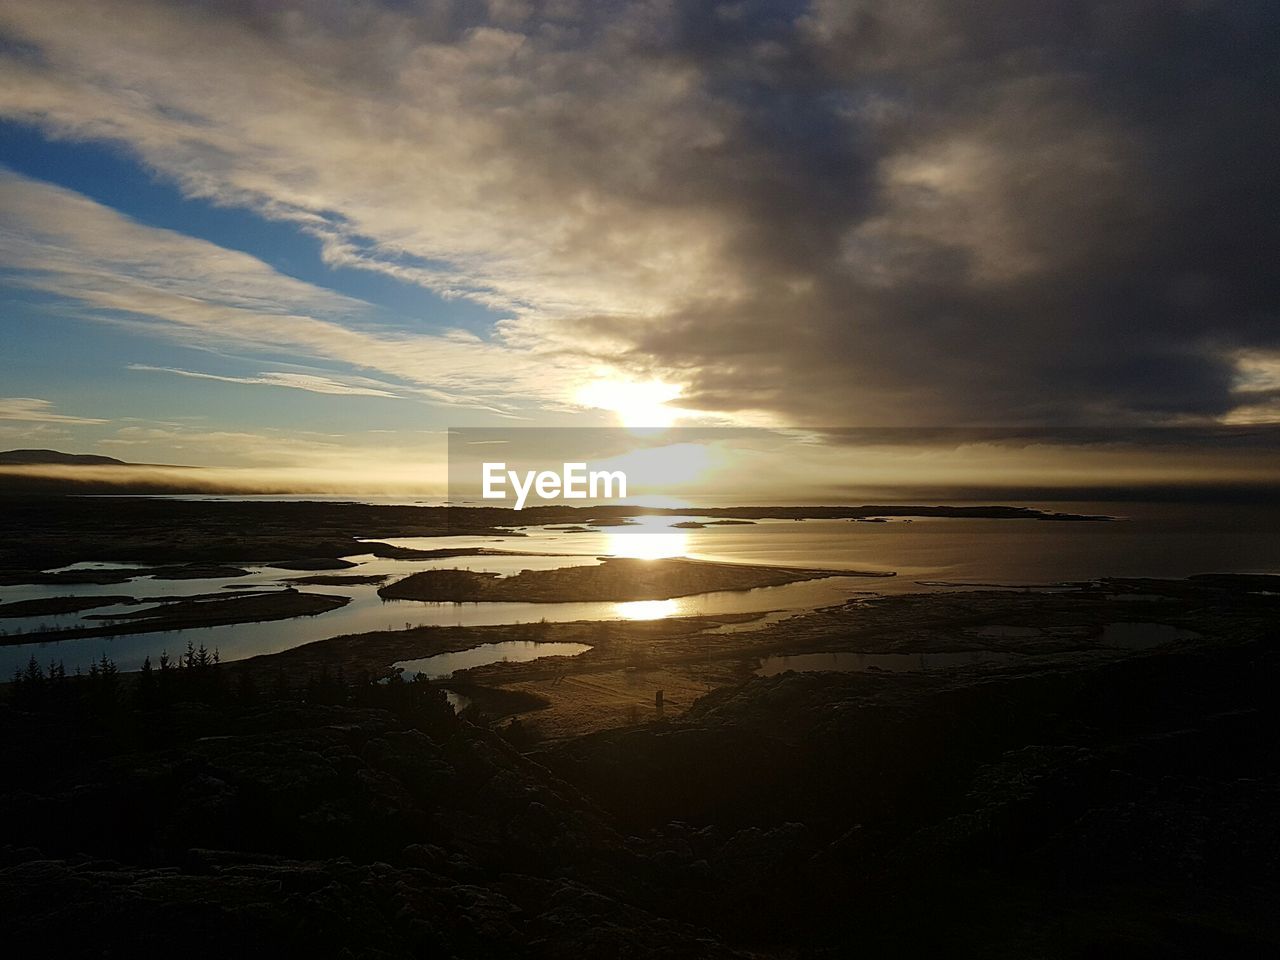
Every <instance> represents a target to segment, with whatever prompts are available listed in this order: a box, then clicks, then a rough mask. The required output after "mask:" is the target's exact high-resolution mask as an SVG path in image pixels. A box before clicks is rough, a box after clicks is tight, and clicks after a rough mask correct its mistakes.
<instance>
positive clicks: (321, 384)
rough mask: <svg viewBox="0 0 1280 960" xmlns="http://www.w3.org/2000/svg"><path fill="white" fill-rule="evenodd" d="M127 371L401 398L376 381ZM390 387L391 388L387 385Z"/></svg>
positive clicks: (269, 373) (170, 369)
mask: <svg viewBox="0 0 1280 960" xmlns="http://www.w3.org/2000/svg"><path fill="white" fill-rule="evenodd" d="M129 369H130V370H141V371H146V372H150V373H172V374H176V375H177V376H180V377H192V378H194V379H197V380H218V381H221V382H223V383H245V384H262V385H264V386H269V387H289V388H290V389H293V390H306V391H308V392H310V393H327V394H334V395H337V396H348V397H393V398H397V399H398V398H400V397H401V396H402V394H399V393H396V392H394V391H393V390H391V389H383V388H382V387H375V386H372V384H373V383H376V382H377V381H370V380H365V379H363V378H359V379H357V380H356V381H355V382H351V381H350V380H348V381H345V382H344V381H339V380H335V379H333V378H331V377H320V376H314V375H311V374H305V373H285V372H280V371H266V372H263V373H260V374H258V375H257V376H254V377H224V376H220V375H218V374H215V373H200V372H198V371H195V370H182V369H179V368H177V367H152V366H148V365H146V364H143V363H131V364H129ZM386 386H387V387H390V384H387V385H386Z"/></svg>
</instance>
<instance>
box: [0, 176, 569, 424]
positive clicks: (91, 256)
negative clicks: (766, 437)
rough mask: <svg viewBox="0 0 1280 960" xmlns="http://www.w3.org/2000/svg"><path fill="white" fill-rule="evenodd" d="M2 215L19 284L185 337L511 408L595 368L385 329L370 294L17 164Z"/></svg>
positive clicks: (319, 385)
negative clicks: (280, 268)
mask: <svg viewBox="0 0 1280 960" xmlns="http://www.w3.org/2000/svg"><path fill="white" fill-rule="evenodd" d="M0 224H3V226H2V227H0V262H3V263H4V264H5V267H6V279H7V281H8V282H9V283H11V284H16V285H19V286H23V287H26V288H29V289H33V290H39V291H41V292H44V293H48V294H53V295H56V296H58V297H60V298H63V299H64V300H68V301H71V302H72V303H74V304H77V305H78V308H77V309H78V310H79V312H80V313H81V314H82V315H83V316H86V317H89V318H92V319H97V320H100V321H103V322H110V323H117V324H127V325H132V326H134V327H137V328H140V329H143V330H145V331H146V332H149V333H151V334H153V335H160V336H163V337H167V338H170V339H173V340H175V341H178V342H181V343H184V344H188V345H192V346H199V347H205V348H209V349H213V350H218V351H227V350H242V351H246V352H248V353H250V354H253V355H257V356H265V357H275V358H280V359H284V358H287V359H288V360H289V361H290V362H297V361H298V360H300V359H309V360H313V361H317V362H323V363H327V364H329V365H332V364H334V363H338V364H343V365H346V366H348V367H350V368H353V369H356V370H365V371H370V372H375V373H379V374H382V375H384V376H387V377H391V378H394V379H396V380H399V381H401V382H402V383H403V390H402V391H400V394H399V395H405V396H412V397H415V398H417V399H421V400H426V401H430V402H434V403H442V404H449V405H458V406H470V407H476V408H482V409H487V410H491V411H493V412H497V413H501V414H506V415H510V413H511V411H510V409H509V407H510V405H511V404H512V403H513V402H517V401H529V400H534V401H538V402H541V403H544V404H563V403H565V402H566V401H567V399H568V398H569V397H571V396H572V389H573V386H574V384H575V383H576V382H580V380H581V368H580V366H579V365H577V364H575V363H574V362H573V361H572V360H570V359H568V358H565V357H558V356H556V355H554V354H550V355H542V354H540V353H539V352H538V351H536V350H530V349H526V348H517V347H515V346H513V345H511V344H508V343H506V342H504V341H503V340H502V338H501V337H498V338H494V339H489V340H485V339H482V338H480V337H478V336H476V335H474V334H471V333H467V332H465V331H458V330H445V331H440V332H425V331H424V332H421V333H415V332H412V331H409V332H406V331H404V330H399V329H395V330H393V329H385V328H382V327H380V326H379V325H378V323H377V321H376V317H375V316H374V311H373V309H372V308H371V307H370V306H369V304H367V303H364V302H362V301H359V300H354V299H352V298H349V297H344V296H341V295H339V294H337V293H334V292H333V291H330V290H327V289H324V288H322V287H318V286H315V285H312V284H308V283H305V282H303V281H300V280H297V279H294V278H292V277H288V276H285V275H283V274H281V273H279V272H277V271H276V270H274V269H272V268H271V267H270V266H268V265H267V264H265V263H263V262H262V261H260V260H258V259H257V258H255V257H252V256H250V255H248V254H245V253H240V252H238V251H234V250H228V249H225V248H222V247H219V246H217V245H215V244H212V243H209V242H207V241H204V240H200V239H196V238H193V237H189V236H186V235H183V234H180V233H177V232H175V231H171V230H164V229H159V228H155V227H150V226H146V225H143V224H140V223H137V222H135V221H133V220H130V219H129V218H128V217H125V216H123V215H121V214H119V213H117V212H116V211H114V210H111V209H110V208H108V207H105V206H103V205H102V204H99V203H97V202H95V201H93V200H90V199H89V198H87V197H84V196H82V195H80V194H76V193H74V192H72V191H70V190H66V189H64V188H61V187H58V186H55V185H53V184H48V183H43V182H40V181H36V180H31V179H29V178H26V177H22V176H19V175H17V174H14V173H12V172H10V171H4V170H3V169H0ZM169 372H175V373H177V372H178V371H177V370H170V371H169ZM183 373H185V375H189V376H201V375H200V374H198V373H193V372H191V371H184V372H183ZM179 375H183V374H182V373H180V374H179ZM344 377H345V379H344ZM214 379H217V378H214ZM241 382H253V383H270V384H272V385H276V386H292V387H295V388H297V389H305V390H311V391H313V392H326V393H336V392H344V393H357V392H359V393H362V394H364V395H382V394H385V395H389V396H393V395H397V392H396V391H395V390H393V389H390V388H388V387H387V386H383V385H375V383H374V381H373V380H371V379H370V378H363V380H361V378H355V379H352V378H351V377H350V376H345V375H333V376H324V375H305V374H294V373H271V374H264V375H263V376H260V377H256V378H248V379H246V380H243V381H241ZM374 390H378V391H381V394H374V393H371V391H374Z"/></svg>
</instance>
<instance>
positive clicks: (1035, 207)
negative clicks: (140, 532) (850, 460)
mask: <svg viewBox="0 0 1280 960" xmlns="http://www.w3.org/2000/svg"><path fill="white" fill-rule="evenodd" d="M0 30H3V31H4V32H5V34H6V35H7V37H8V39H9V41H10V42H8V43H6V44H4V45H3V46H2V49H3V51H4V52H3V54H0V56H3V58H4V70H5V73H6V76H7V82H6V84H5V85H4V88H3V90H0V114H2V115H4V116H8V117H12V118H17V119H23V120H27V121H30V122H36V123H40V124H41V125H42V126H43V127H44V128H45V129H47V130H48V131H50V132H51V133H53V134H55V135H58V136H66V137H78V138H93V139H102V140H109V141H113V142H117V143H121V144H125V145H127V146H128V147H129V148H130V149H131V150H133V151H136V153H137V154H138V156H140V157H141V158H142V159H143V161H144V162H145V163H146V164H147V165H149V166H150V167H151V168H153V169H155V170H157V171H160V172H161V173H162V174H163V175H166V176H169V177H171V178H173V179H174V180H175V181H177V182H178V183H180V184H181V185H182V187H183V189H185V190H186V191H187V192H188V193H190V194H192V195H196V196H202V197H206V198H209V199H212V200H214V201H216V202H219V203H230V204H241V205H245V206H248V207H251V208H253V209H255V210H258V211H259V212H261V213H263V214H264V215H266V216H271V217H276V218H281V219H287V220H291V221H293V222H294V223H296V224H297V225H298V227H299V228H300V229H303V230H306V231H309V232H311V233H312V234H314V235H315V236H317V237H318V238H320V239H321V241H322V243H323V244H324V250H325V255H326V257H327V259H328V260H329V262H331V263H332V264H335V265H343V266H349V267H356V268H360V269H367V270H376V271H381V272H385V273H389V274H393V275H396V276H399V277H401V278H403V279H406V280H410V281H411V282H415V283H420V284H422V285H424V286H426V287H429V288H431V289H434V290H437V291H440V292H442V293H445V294H446V295H452V296H465V297H471V298H474V299H476V300H477V301H479V302H482V303H486V304H489V305H491V306H494V307H496V308H499V309H501V310H503V311H504V312H505V313H506V314H507V319H506V320H504V321H503V322H502V323H501V324H500V325H499V327H498V328H497V329H496V330H495V331H494V334H493V336H492V337H490V338H488V339H486V340H476V341H471V340H467V339H465V338H449V337H430V338H427V337H424V338H420V339H417V340H415V341H405V342H402V341H400V340H397V339H396V338H395V337H393V336H390V335H387V334H385V333H376V332H371V331H369V330H367V329H355V328H354V327H353V326H352V324H353V322H354V321H353V320H352V315H351V311H352V309H353V307H352V305H351V304H349V303H340V302H337V301H335V300H330V299H327V298H326V297H324V296H321V295H320V294H318V293H317V292H316V291H315V290H314V289H313V288H312V289H302V288H303V287H305V285H300V284H297V282H296V281H290V282H289V283H286V284H284V285H282V286H281V288H280V289H279V290H278V291H277V290H275V289H273V288H272V287H273V284H275V282H276V280H277V279H278V278H277V277H274V276H273V275H272V274H271V273H270V271H266V270H265V268H262V265H260V264H259V265H257V266H250V265H248V264H246V262H245V260H243V259H240V258H239V255H232V254H229V253H228V252H226V251H217V250H216V248H213V249H212V250H210V249H208V245H205V248H204V249H202V250H201V251H199V254H198V257H196V256H195V251H192V253H193V258H192V260H193V261H194V260H195V259H199V260H201V261H202V262H203V261H204V260H205V259H206V258H209V257H211V256H216V257H221V258H223V259H222V262H221V265H220V269H219V271H217V272H216V275H210V274H209V273H208V272H206V270H205V266H204V265H202V266H201V268H200V271H194V269H193V270H192V272H193V273H197V274H198V276H199V283H198V284H195V289H194V292H193V284H192V283H191V282H188V280H187V279H183V278H178V277H175V276H174V275H173V273H174V271H172V270H170V269H169V267H168V266H167V265H166V262H165V261H164V260H155V259H152V257H150V256H147V255H145V254H144V255H141V256H136V255H134V254H133V253H120V251H131V249H132V248H131V246H130V244H129V243H123V244H122V243H115V242H114V240H112V238H113V237H117V238H119V239H123V237H122V236H120V235H122V234H123V233H129V235H130V237H133V236H134V232H133V231H132V230H125V228H123V227H121V226H120V225H119V224H104V223H103V222H102V221H103V220H104V218H103V216H101V215H99V214H95V221H96V222H97V226H95V227H94V228H93V229H92V230H88V231H87V228H86V227H85V225H83V224H81V223H79V222H78V217H76V216H73V215H72V211H70V210H67V211H66V215H65V216H61V217H56V218H55V217H54V212H53V211H44V210H35V209H33V210H27V211H25V214H24V221H23V226H22V228H21V229H22V231H23V232H24V236H25V235H26V233H27V232H29V231H31V230H33V229H36V228H37V227H38V226H39V225H40V224H47V223H48V222H49V221H50V220H51V219H57V221H58V222H57V223H55V224H54V225H53V227H50V230H49V233H48V234H47V236H46V239H47V241H48V242H47V243H46V244H45V247H44V248H43V249H42V251H40V252H39V253H38V254H37V252H36V251H34V250H32V251H27V253H30V256H27V255H26V254H25V253H24V251H23V250H19V251H18V254H19V256H20V258H21V259H22V261H23V267H22V269H23V271H24V276H25V278H26V282H28V283H32V284H39V283H40V282H41V280H40V277H41V276H43V277H44V281H45V284H46V285H45V286H44V287H42V288H43V289H52V288H58V289H62V290H69V291H70V292H71V293H72V295H74V296H77V297H80V298H82V299H83V301H84V302H85V303H87V304H89V305H91V306H92V308H93V309H95V310H99V311H108V310H121V311H127V312H129V313H130V315H133V316H147V317H152V318H155V317H163V318H164V320H165V322H166V323H167V324H169V325H170V326H173V327H181V328H183V329H184V331H185V332H184V336H188V337H204V338H214V337H233V338H236V339H238V340H240V341H243V342H252V343H257V344H258V345H259V346H260V347H261V348H263V349H266V348H267V347H268V346H269V343H270V342H271V341H274V342H276V343H279V344H282V345H284V346H285V347H286V348H287V349H297V350H301V351H304V352H307V353H308V354H309V355H312V356H324V357H329V358H334V357H340V358H342V359H343V360H345V361H347V362H351V363H355V364H358V365H359V366H361V367H362V368H364V369H366V370H370V371H376V372H377V373H379V374H380V375H384V376H391V377H395V378H404V379H406V380H407V381H410V382H413V383H415V384H418V385H420V386H423V387H426V388H430V389H435V390H438V391H440V393H441V395H442V396H441V399H446V398H447V399H452V400H466V399H484V398H488V399H489V400H492V399H493V398H495V397H503V396H511V395H515V394H519V395H524V396H531V397H537V398H539V400H540V401H541V402H544V403H547V404H554V403H557V402H563V398H564V397H572V396H573V395H574V394H573V392H572V391H573V389H574V388H575V387H577V386H580V385H581V384H582V383H583V382H587V381H589V380H590V379H591V378H592V377H596V376H602V375H609V376H617V375H622V374H625V375H627V376H630V377H631V378H633V379H634V380H636V381H639V382H647V381H661V382H666V383H672V384H678V385H680V386H682V387H683V388H684V389H683V392H682V394H681V397H680V402H681V405H682V406H684V407H688V408H691V409H695V410H703V411H718V412H723V413H730V414H733V415H735V416H738V417H743V416H749V415H752V414H763V415H767V416H772V417H776V418H777V419H779V420H781V421H784V422H790V423H798V424H810V425H813V424H818V425H821V424H830V423H832V422H837V423H839V422H844V423H872V424H886V425H900V424H911V423H921V424H940V423H966V424H974V423H1070V422H1136V423H1163V422H1171V421H1172V422H1182V421H1187V420H1199V421H1208V422H1212V421H1217V420H1221V419H1227V418H1230V417H1231V416H1232V412H1233V411H1234V410H1235V409H1236V408H1238V407H1242V406H1250V407H1256V406H1257V405H1256V404H1253V403H1252V401H1251V400H1250V399H1249V398H1247V397H1243V396H1241V395H1240V389H1239V387H1238V385H1237V381H1238V374H1239V367H1238V364H1239V358H1240V357H1241V356H1242V355H1244V354H1262V353H1269V352H1275V351H1278V350H1280V323H1277V322H1276V321H1277V306H1278V304H1280V278H1278V277H1277V274H1276V272H1275V270H1274V264H1273V260H1274V252H1275V251H1276V249H1278V248H1280V242H1278V241H1280V183H1278V182H1277V180H1276V178H1275V177H1274V171H1273V155H1274V151H1273V149H1272V148H1271V146H1270V144H1271V143H1273V142H1274V141H1275V139H1276V136H1277V134H1280V129H1277V127H1278V126H1280V123H1278V121H1277V115H1276V112H1275V110H1274V108H1273V106H1272V105H1273V104H1274V103H1275V102H1276V100H1277V93H1280V91H1277V89H1276V87H1277V74H1276V72H1275V70H1274V66H1273V65H1274V63H1275V62H1276V59H1277V54H1280V49H1278V48H1280V9H1278V8H1277V7H1276V5H1275V4H1271V3H1266V2H1264V0H1195V2H1190V0H1187V2H1176V3H1162V4H1154V3H1151V2H1150V0H1105V2H1104V0H1081V2H1072V3H1067V2H1064V0H984V2H981V3H976V4H964V5H958V4H954V3H947V2H944V0H920V2H913V3H901V2H890V0H860V2H848V0H813V2H811V3H808V4H797V5H789V4H788V5H777V4H764V3H750V2H748V3H742V4H735V5H731V6H730V5H700V4H662V3H643V2H635V3H617V4H613V3H611V4H575V3H563V2H557V3H551V2H547V3H528V4H522V3H503V4H492V5H486V4H482V3H478V2H477V3H472V2H466V0H462V2H457V3H435V2H429V0H424V2H422V3H419V4H400V3H395V4H392V3H388V4H385V5H379V4H376V3H363V4H347V3H340V2H337V0H332V2H318V3H314V2H313V3H306V4H287V3H281V4H269V5H268V4H246V3H241V2H234V3H233V2H227V3H210V4H201V5H199V6H198V7H192V6H189V5H184V6H181V7H176V6H173V5H171V4H167V3H160V2H151V0H120V2H118V3H113V4H111V5H110V8H109V9H108V8H107V7H105V6H104V5H102V4H98V3H93V2H89V0H60V2H55V3H50V2H48V0H10V2H8V3H6V4H5V5H4V10H3V12H2V13H0ZM25 189H28V190H29V189H30V188H29V187H27V188H25ZM36 192H37V193H40V191H36ZM41 196H43V194H41ZM32 202H33V203H35V204H38V203H39V202H40V201H39V199H38V198H37V199H35V200H33V201H32ZM95 234H96V235H95ZM104 234H105V235H104ZM147 236H148V237H149V238H151V239H152V240H154V239H155V238H156V234H155V233H154V232H152V233H148V234H147ZM72 241H74V242H72ZM130 242H132V241H130ZM61 243H67V245H68V251H69V252H68V256H67V258H66V259H65V260H64V261H57V258H56V257H54V259H55V261H57V263H56V266H55V267H53V268H51V269H50V270H49V271H48V272H47V273H46V274H43V275H42V274H40V272H39V271H40V269H41V268H40V267H39V262H40V257H49V256H51V255H52V254H51V252H50V250H51V248H56V247H58V245H59V244H61ZM19 246H21V244H19ZM164 246H165V247H174V246H176V247H182V244H181V243H180V241H179V240H178V239H177V238H173V237H169V238H166V242H165V244H164ZM104 249H109V250H111V251H114V253H113V255H112V257H110V258H104V256H103V254H102V253H101V251H102V250H104ZM9 253H12V251H6V255H8V254H9ZM86 254H87V255H88V258H89V259H88V264H87V265H86V264H84V263H82V262H81V261H82V260H83V259H84V258H85V256H86ZM157 255H158V254H157ZM179 264H180V265H181V266H183V268H184V269H186V268H187V267H188V266H189V261H188V260H187V259H184V258H180V259H179ZM119 273H125V274H127V275H128V276H129V277H130V279H129V281H128V282H127V283H126V282H125V281H120V280H118V279H117V275H118V274H119ZM186 276H187V275H185V274H184V277H186ZM104 277H105V279H104ZM241 279H251V280H252V282H250V283H248V285H247V286H242V285H241V283H240V280H241ZM211 289H212V290H215V291H216V292H217V295H212V294H211V293H210V290H211ZM317 298H319V300H317ZM282 303H287V304H289V306H287V307H284V308H282V307H281V304H282ZM355 310H356V313H357V314H358V312H359V308H358V307H357V308H355ZM264 318H266V320H269V322H265V321H264ZM566 381H568V382H569V384H570V385H569V388H568V391H567V392H562V393H560V394H559V398H560V399H557V392H558V391H559V385H560V384H562V383H564V382H566ZM548 383H555V384H556V387H555V388H554V389H553V388H550V387H548V386H547V384H548ZM482 395H483V396H482ZM1268 409H1269V408H1268Z"/></svg>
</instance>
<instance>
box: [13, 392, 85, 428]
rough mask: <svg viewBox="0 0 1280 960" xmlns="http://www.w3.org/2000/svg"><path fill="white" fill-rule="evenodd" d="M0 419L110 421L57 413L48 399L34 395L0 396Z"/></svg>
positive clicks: (63, 422)
mask: <svg viewBox="0 0 1280 960" xmlns="http://www.w3.org/2000/svg"><path fill="white" fill-rule="evenodd" d="M0 420H21V421H24V422H27V423H61V424H97V423H110V421H109V420H102V419H99V418H97V417H77V416H74V415H71V414H66V413H58V411H57V409H56V408H55V407H54V405H53V402H52V401H50V400H40V399H37V398H35V397H0Z"/></svg>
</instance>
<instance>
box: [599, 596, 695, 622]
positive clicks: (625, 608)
mask: <svg viewBox="0 0 1280 960" xmlns="http://www.w3.org/2000/svg"><path fill="white" fill-rule="evenodd" d="M679 609H680V604H679V603H678V602H677V601H675V600H630V601H628V602H626V603H615V604H614V605H613V612H614V615H615V616H616V617H618V619H620V620H661V619H663V618H664V617H671V616H675V614H676V613H677V612H678V611H679Z"/></svg>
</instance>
